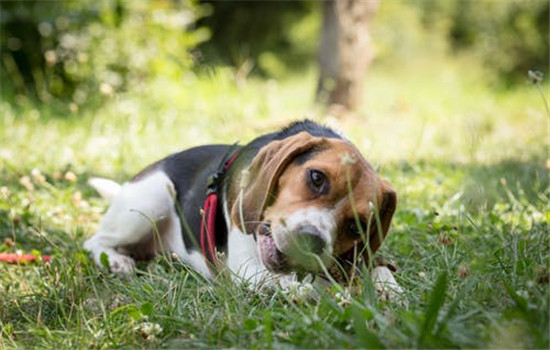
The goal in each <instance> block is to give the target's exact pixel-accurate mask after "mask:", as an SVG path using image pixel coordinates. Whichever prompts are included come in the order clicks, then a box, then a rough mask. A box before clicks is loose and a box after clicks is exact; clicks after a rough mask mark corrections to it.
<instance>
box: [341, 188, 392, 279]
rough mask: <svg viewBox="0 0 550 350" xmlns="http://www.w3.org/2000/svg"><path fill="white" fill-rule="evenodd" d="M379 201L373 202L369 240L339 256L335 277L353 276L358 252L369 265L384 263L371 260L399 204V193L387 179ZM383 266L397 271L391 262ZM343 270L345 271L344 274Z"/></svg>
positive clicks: (379, 190)
mask: <svg viewBox="0 0 550 350" xmlns="http://www.w3.org/2000/svg"><path fill="white" fill-rule="evenodd" d="M377 201H378V203H373V204H374V207H373V208H374V210H373V214H372V217H371V222H370V224H369V226H370V230H369V233H368V237H366V238H367V240H368V242H364V243H360V244H358V246H356V247H354V248H352V249H350V250H349V251H347V252H346V253H344V254H342V255H341V256H340V257H339V258H338V262H339V264H340V270H339V271H338V272H336V276H335V277H337V279H340V280H343V281H346V280H348V279H349V278H350V277H351V276H353V271H352V270H351V268H352V267H354V266H355V267H358V266H357V265H356V264H357V262H358V260H357V259H358V258H359V257H360V256H359V255H358V254H357V253H362V254H360V255H361V256H362V259H363V261H364V263H365V264H367V265H368V266H370V264H371V263H372V264H373V265H374V266H380V265H382V263H381V261H382V260H383V259H375V260H373V261H370V259H371V258H372V257H374V254H375V253H376V251H377V250H378V248H380V245H381V244H382V241H383V240H384V238H386V235H387V234H388V231H389V229H390V224H391V220H392V217H393V213H394V212H395V208H396V205H397V194H396V192H395V190H394V189H393V187H392V186H391V185H390V184H389V183H387V182H386V181H380V185H379V187H378V196H377ZM367 243H368V244H367ZM383 266H387V267H388V268H390V270H393V271H395V266H394V265H393V264H391V263H384V264H383ZM342 271H344V273H343V274H342Z"/></svg>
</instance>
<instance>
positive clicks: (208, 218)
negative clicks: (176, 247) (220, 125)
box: [200, 151, 239, 270]
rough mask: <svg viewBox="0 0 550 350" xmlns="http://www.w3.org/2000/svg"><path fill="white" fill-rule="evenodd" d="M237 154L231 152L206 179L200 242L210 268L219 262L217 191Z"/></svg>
mask: <svg viewBox="0 0 550 350" xmlns="http://www.w3.org/2000/svg"><path fill="white" fill-rule="evenodd" d="M238 156H239V152H238V151H237V152H235V153H233V155H232V156H231V157H229V159H228V160H227V161H226V162H225V163H224V164H223V167H221V169H220V170H219V171H217V172H216V173H215V174H212V175H211V176H210V177H209V178H208V180H207V186H208V187H207V189H206V200H205V201H204V209H203V210H202V212H201V215H202V220H201V231H200V244H201V250H202V254H203V256H204V259H205V260H206V263H207V265H208V266H209V267H210V268H211V270H212V268H213V267H216V266H218V264H219V262H218V257H217V255H216V215H217V211H218V197H219V191H220V190H221V188H220V187H221V186H220V183H221V180H222V177H223V175H224V174H225V173H226V172H227V170H228V169H229V168H230V167H231V165H232V164H233V162H234V161H235V159H237V157H238Z"/></svg>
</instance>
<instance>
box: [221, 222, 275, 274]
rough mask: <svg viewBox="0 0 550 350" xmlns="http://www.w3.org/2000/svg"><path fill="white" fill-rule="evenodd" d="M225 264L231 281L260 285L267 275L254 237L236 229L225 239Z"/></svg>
mask: <svg viewBox="0 0 550 350" xmlns="http://www.w3.org/2000/svg"><path fill="white" fill-rule="evenodd" d="M226 264H227V267H228V268H229V270H230V271H231V272H232V273H233V279H242V280H244V281H247V282H250V283H252V284H258V283H262V282H263V281H264V280H265V279H266V277H267V275H268V271H267V270H266V268H265V266H264V264H263V263H262V261H261V258H260V253H259V252H258V248H257V244H256V241H255V240H254V237H253V236H252V235H247V234H244V233H243V232H241V231H240V230H239V229H238V228H236V227H233V228H232V229H231V230H230V231H229V234H228V237H227V263H226Z"/></svg>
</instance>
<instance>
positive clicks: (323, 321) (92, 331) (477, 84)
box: [0, 60, 550, 349]
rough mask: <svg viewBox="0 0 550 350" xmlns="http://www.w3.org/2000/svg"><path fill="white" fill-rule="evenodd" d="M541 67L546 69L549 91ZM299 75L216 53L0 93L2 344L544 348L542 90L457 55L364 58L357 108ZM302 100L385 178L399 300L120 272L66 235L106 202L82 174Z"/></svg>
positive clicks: (203, 137) (549, 253)
mask: <svg viewBox="0 0 550 350" xmlns="http://www.w3.org/2000/svg"><path fill="white" fill-rule="evenodd" d="M545 84H547V82H543V86H545V87H546V88H547V85H545ZM314 86H315V73H314V71H313V70H308V71H306V72H304V73H303V74H300V75H293V76H288V77H286V78H282V79H280V80H277V81H274V80H269V81H265V80H261V79H257V78H251V79H249V80H246V81H244V82H242V81H237V79H236V77H235V74H234V72H233V71H232V70H230V69H224V68H217V69H213V70H210V71H206V72H201V73H197V74H189V76H188V77H187V78H186V79H185V81H184V82H183V84H182V83H181V82H178V83H176V82H174V81H171V80H166V79H165V80H163V79H160V78H159V79H158V80H157V81H155V82H154V83H152V84H151V85H150V86H148V87H146V88H144V89H143V90H142V91H140V92H139V93H120V94H114V95H112V94H109V93H108V92H106V93H105V95H104V96H103V101H104V103H103V104H102V105H101V106H100V107H97V108H94V109H91V108H90V109H78V107H77V106H75V105H73V106H64V105H61V104H56V105H54V104H52V105H51V106H48V107H44V106H41V107H37V106H36V105H34V104H33V103H31V102H29V101H28V100H26V99H25V98H23V97H19V98H15V99H14V100H13V101H11V100H10V101H2V102H1V104H0V115H2V123H3V128H2V136H1V145H2V147H1V151H0V159H1V161H2V167H1V176H2V183H1V184H0V186H1V188H0V237H1V239H2V241H0V244H1V245H0V252H15V251H18V250H20V251H22V252H25V253H33V254H36V255H41V254H43V255H51V256H53V259H52V260H51V261H49V262H47V263H35V264H22V265H8V264H0V329H1V335H2V336H1V338H0V348H21V347H22V348H60V349H65V348H114V347H129V348H157V347H165V348H212V347H223V348H230V347H233V348H381V347H386V348H410V347H435V348H487V347H492V348H515V347H520V348H548V347H549V327H550V324H549V307H550V305H549V298H550V288H549V283H548V281H549V277H548V276H549V273H550V268H549V262H550V261H549V258H550V244H549V243H550V242H549V241H550V235H549V232H550V205H549V203H550V182H549V180H550V173H549V170H548V167H547V165H546V161H547V158H548V153H547V148H546V142H547V141H546V140H547V137H548V135H547V125H548V124H547V123H548V118H549V116H548V115H547V114H546V111H545V106H544V103H543V102H542V99H541V96H540V94H539V92H538V90H537V88H536V87H535V86H533V85H529V84H528V83H527V79H526V83H525V84H524V85H520V86H517V87H516V88H514V89H511V90H501V89H497V88H495V87H493V86H492V85H491V83H490V82H488V81H486V79H485V78H484V75H483V73H482V72H478V71H473V70H472V69H470V66H469V64H468V62H467V61H464V62H462V61H461V60H454V61H448V60H444V61H441V62H436V63H433V62H428V63H423V62H411V64H410V66H407V67H390V66H383V65H380V66H375V67H374V69H373V70H372V72H371V73H370V75H369V77H368V81H367V85H366V91H365V101H364V108H363V109H362V110H360V111H359V112H357V113H356V114H354V115H349V116H346V117H344V118H338V117H336V116H331V115H330V114H327V113H323V112H322V111H321V110H320V109H319V108H318V107H314V106H312V104H311V101H312V100H313V92H314V91H313V87H314ZM303 117H309V118H312V119H315V120H317V121H319V122H322V123H326V124H328V125H330V126H333V127H335V128H336V129H338V130H341V131H343V132H344V133H345V134H346V135H348V137H349V138H350V139H351V140H352V141H353V142H354V143H356V144H357V145H358V147H359V148H360V149H361V150H362V151H363V152H364V154H365V155H366V157H367V158H368V159H370V160H371V162H372V163H373V165H374V166H375V167H376V168H377V169H378V171H379V172H380V174H381V175H382V177H384V178H386V179H388V180H389V181H390V182H391V183H392V184H393V185H394V187H395V188H396V189H397V192H398V196H399V199H398V209H397V213H396V215H395V217H394V221H393V228H392V232H391V233H390V235H389V237H388V239H387V240H386V241H385V243H384V245H383V247H382V249H381V250H380V252H379V254H380V255H382V256H384V257H386V258H389V259H391V260H393V261H395V262H396V263H397V265H398V266H399V271H398V272H397V273H396V279H397V280H398V282H399V283H400V284H401V285H402V286H403V288H404V290H405V294H404V295H403V297H402V299H401V300H394V301H390V302H380V301H378V300H377V298H376V295H375V293H374V292H373V291H372V286H371V284H370V283H369V281H368V280H366V281H365V282H364V283H363V284H362V285H361V286H360V288H358V290H357V291H356V293H354V294H352V295H349V294H347V293H346V291H344V290H342V289H341V288H339V287H338V286H334V287H333V288H331V289H328V290H322V291H319V293H320V297H318V298H311V297H308V296H307V295H304V293H303V291H301V290H279V289H270V290H265V289H264V290H261V291H260V290H258V291H253V290H250V289H249V288H246V287H245V286H241V285H234V284H231V283H230V282H228V281H227V280H224V279H223V278H222V279H219V280H216V281H213V282H209V281H205V280H203V279H202V278H200V277H198V276H196V275H195V274H194V273H193V271H190V270H188V269H187V268H186V267H185V266H182V265H181V264H178V263H177V262H173V261H168V260H167V259H164V258H159V259H157V260H155V261H154V262H152V263H150V264H148V265H141V266H140V271H139V273H138V274H137V275H136V276H129V277H127V278H121V277H119V276H114V275H111V274H108V273H105V272H103V271H100V270H99V269H98V268H96V267H95V266H94V265H93V264H92V262H91V261H90V259H89V258H88V256H87V254H86V253H85V252H84V251H83V250H82V246H81V244H82V241H83V240H84V239H85V238H86V237H88V236H89V235H91V234H92V233H93V232H94V229H95V228H96V227H97V225H98V222H99V219H100V217H101V214H102V212H103V211H104V210H105V208H106V206H107V203H106V202H105V201H103V200H102V199H100V198H99V197H98V195H97V194H96V193H95V192H94V191H93V190H92V189H91V188H90V187H89V186H87V184H86V182H87V179H88V178H89V177H91V176H104V177H109V178H113V179H115V180H118V181H124V180H126V179H128V178H129V177H130V176H132V175H133V174H134V173H135V172H137V171H139V170H140V169H141V168H143V167H144V166H146V165H147V164H149V163H150V162H151V161H153V160H155V159H158V158H159V157H162V156H164V155H166V154H168V153H171V152H175V151H178V150H180V149H184V148H187V147H190V146H194V145H200V144H204V143H221V142H224V143H233V142H236V141H240V142H242V143H245V142H247V141H249V140H250V139H252V138H253V137H254V136H255V135H258V134H259V133H263V132H268V131H272V130H274V129H276V128H278V127H280V126H282V125H284V124H285V123H286V122H288V121H291V120H295V119H299V118H303Z"/></svg>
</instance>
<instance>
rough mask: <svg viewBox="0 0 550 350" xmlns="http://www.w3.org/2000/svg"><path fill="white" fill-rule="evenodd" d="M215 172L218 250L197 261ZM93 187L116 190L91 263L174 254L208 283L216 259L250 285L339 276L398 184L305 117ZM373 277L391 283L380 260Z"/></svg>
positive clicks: (374, 239)
mask: <svg viewBox="0 0 550 350" xmlns="http://www.w3.org/2000/svg"><path fill="white" fill-rule="evenodd" d="M213 174H217V177H218V178H217V180H216V181H215V186H214V187H215V188H214V190H215V191H216V193H217V195H218V197H219V200H218V201H217V205H216V207H217V208H216V209H217V212H218V213H219V215H217V216H216V218H215V225H216V226H215V227H216V229H215V242H216V246H215V250H216V252H217V253H221V254H214V255H216V256H208V255H209V254H206V255H207V256H205V250H204V247H202V248H203V249H202V252H201V244H199V242H200V241H201V238H202V237H200V236H199V232H201V225H204V220H203V215H204V212H203V211H202V208H203V206H204V204H205V200H206V198H207V192H208V191H209V189H210V190H212V187H210V188H209V184H208V179H209V178H210V177H211V176H212V175H213ZM92 185H94V187H96V188H98V190H99V191H100V192H102V191H103V192H108V193H105V194H104V195H105V196H107V197H108V196H109V195H112V194H113V193H112V192H118V193H117V194H116V196H114V197H113V201H112V204H111V206H110V208H109V209H108V211H107V213H106V214H105V217H104V218H103V221H102V223H101V227H100V229H99V231H98V232H97V233H96V234H95V235H94V236H93V237H91V238H90V239H89V240H87V241H86V242H85V245H84V246H85V248H86V249H87V250H89V251H91V252H92V255H93V258H94V260H95V261H96V263H98V264H99V265H100V266H101V260H102V259H101V254H102V253H105V254H107V256H108V261H109V266H110V269H111V270H112V271H113V272H119V273H127V272H130V271H132V270H133V268H134V264H135V259H148V258H150V257H152V256H154V255H155V254H157V253H173V254H176V255H177V256H178V257H179V258H180V259H181V260H183V261H184V262H186V263H188V264H190V265H191V266H192V267H193V268H194V269H195V270H197V271H198V272H200V273H201V274H202V275H204V276H205V277H207V278H210V277H212V275H213V272H212V271H214V270H213V269H212V265H211V264H210V262H212V261H217V260H218V259H219V260H220V261H221V263H220V264H221V265H222V266H225V267H226V268H227V269H228V270H229V271H230V272H231V273H232V274H233V276H235V278H237V279H244V280H246V281H249V282H252V283H259V282H262V281H266V280H271V279H272V277H275V279H278V278H283V277H285V278H286V277H288V276H294V275H296V274H304V273H306V274H307V273H312V274H318V275H322V276H324V277H326V278H327V279H334V280H337V281H339V282H343V281H345V280H347V279H348V278H349V277H351V276H352V275H353V274H354V273H355V271H356V270H357V269H356V267H357V264H358V261H360V260H361V258H363V259H364V261H368V259H369V258H371V257H372V254H374V252H375V251H376V250H377V249H378V247H379V246H380V244H381V242H382V240H383V239H384V237H385V235H386V234H387V231H388V229H389V226H390V221H391V218H392V215H393V212H394V210H395V205H396V195H395V191H394V190H393V189H392V188H391V187H390V186H389V184H387V183H386V182H384V181H382V180H380V179H379V178H378V176H377V175H376V174H375V173H374V171H373V169H372V167H371V166H370V165H369V164H368V162H367V161H366V160H365V159H364V158H363V157H362V156H361V154H360V153H359V151H358V150H357V149H356V148H355V147H354V146H353V145H352V144H351V143H350V142H349V141H347V140H345V139H344V138H343V137H342V136H340V135H339V134H337V133H335V132H334V131H332V130H330V129H328V128H325V127H322V126H319V125H317V124H315V123H313V122H310V121H304V122H298V123H294V124H291V125H290V126H289V127H287V128H285V129H283V130H281V131H279V132H276V133H271V134H267V135H263V136H261V137H259V138H257V139H255V140H253V141H252V142H250V143H249V144H247V145H245V146H243V147H237V146H228V145H210V146H202V147H197V148H192V149H189V150H186V151H183V152H180V153H176V154H173V155H171V156H169V157H167V158H165V159H163V160H161V161H159V162H157V163H154V164H152V165H150V166H149V167H147V168H146V169H145V170H143V171H142V172H140V173H139V174H138V175H136V176H135V177H134V178H133V179H132V180H131V181H129V182H128V183H126V184H124V185H123V186H122V187H120V188H118V187H117V185H115V184H113V183H110V182H108V181H105V180H96V182H95V184H92ZM203 229H204V227H203ZM218 267H219V266H218ZM373 273H374V274H375V276H374V278H375V279H376V278H378V279H379V280H382V281H381V282H388V283H390V284H392V283H393V284H395V280H394V279H393V276H392V275H391V272H390V271H389V270H388V269H387V268H386V267H376V268H375V269H374V270H373ZM371 274H372V273H371ZM394 288H399V287H398V286H397V285H396V284H395V287H394Z"/></svg>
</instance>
